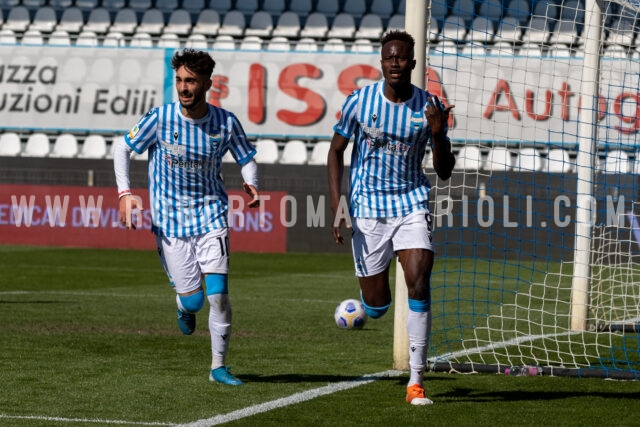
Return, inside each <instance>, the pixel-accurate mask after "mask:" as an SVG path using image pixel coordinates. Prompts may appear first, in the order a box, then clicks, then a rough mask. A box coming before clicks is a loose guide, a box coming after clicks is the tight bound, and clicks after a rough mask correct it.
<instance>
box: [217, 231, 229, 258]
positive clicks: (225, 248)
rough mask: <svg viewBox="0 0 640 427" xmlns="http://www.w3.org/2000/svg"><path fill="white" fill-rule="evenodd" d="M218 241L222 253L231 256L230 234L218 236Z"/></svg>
mask: <svg viewBox="0 0 640 427" xmlns="http://www.w3.org/2000/svg"><path fill="white" fill-rule="evenodd" d="M218 243H219V244H220V255H221V256H223V257H224V256H229V236H225V237H224V239H223V238H222V237H218Z"/></svg>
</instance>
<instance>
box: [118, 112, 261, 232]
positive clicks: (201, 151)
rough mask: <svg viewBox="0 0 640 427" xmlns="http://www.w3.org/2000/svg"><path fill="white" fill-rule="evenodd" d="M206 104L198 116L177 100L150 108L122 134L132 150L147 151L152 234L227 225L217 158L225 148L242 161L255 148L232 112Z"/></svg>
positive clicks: (139, 152)
mask: <svg viewBox="0 0 640 427" xmlns="http://www.w3.org/2000/svg"><path fill="white" fill-rule="evenodd" d="M208 106H209V112H208V113H207V115H206V116H205V117H203V118H201V119H198V120H193V119H189V118H186V117H184V116H183V115H182V112H181V106H180V103H179V102H175V103H171V104H166V105H163V106H161V107H156V108H153V109H151V110H150V111H149V112H148V113H147V114H146V115H145V116H143V117H142V118H141V119H140V120H139V121H138V123H137V124H136V126H135V127H134V128H133V129H131V131H130V132H129V133H128V134H127V135H125V138H124V139H125V141H126V143H127V144H128V145H129V146H130V147H131V148H132V149H133V150H134V151H135V152H136V153H138V154H141V153H143V152H144V151H145V150H149V198H150V203H151V212H152V218H153V231H154V233H156V234H160V235H166V236H173V237H186V236H197V235H200V234H204V233H206V232H208V231H211V230H212V229H215V228H222V227H227V210H228V197H227V192H226V190H225V187H224V182H223V181H222V178H221V176H220V169H221V164H222V156H223V155H224V154H225V153H226V152H227V151H230V152H231V154H232V155H233V157H234V159H235V160H236V162H238V163H239V164H240V165H243V164H245V163H247V162H248V161H250V160H251V159H252V158H253V156H255V154H256V151H255V148H254V147H253V145H252V144H251V143H250V142H249V141H248V140H247V137H246V135H245V133H244V129H243V128H242V125H241V124H240V122H239V121H238V119H237V118H236V116H235V115H234V114H233V113H231V112H229V111H226V110H224V109H222V108H218V107H215V106H213V105H208Z"/></svg>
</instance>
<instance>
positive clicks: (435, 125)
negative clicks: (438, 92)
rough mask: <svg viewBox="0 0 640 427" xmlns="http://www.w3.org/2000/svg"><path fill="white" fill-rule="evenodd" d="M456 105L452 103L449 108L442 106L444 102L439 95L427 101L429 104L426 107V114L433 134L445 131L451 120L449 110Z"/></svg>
mask: <svg viewBox="0 0 640 427" xmlns="http://www.w3.org/2000/svg"><path fill="white" fill-rule="evenodd" d="M453 107H455V105H450V106H448V107H447V108H442V104H441V103H440V100H439V99H438V97H437V96H435V95H434V96H432V97H431V99H430V100H429V101H427V106H426V107H425V109H424V116H425V117H426V119H427V122H428V123H429V127H430V128H431V133H432V134H439V133H442V132H444V130H445V127H446V125H447V121H448V120H449V112H450V111H451V109H452V108H453Z"/></svg>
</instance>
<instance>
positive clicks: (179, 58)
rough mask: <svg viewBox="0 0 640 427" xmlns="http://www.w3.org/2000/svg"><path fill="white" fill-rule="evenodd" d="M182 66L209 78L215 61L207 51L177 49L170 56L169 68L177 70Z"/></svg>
mask: <svg viewBox="0 0 640 427" xmlns="http://www.w3.org/2000/svg"><path fill="white" fill-rule="evenodd" d="M182 66H184V67H185V68H188V69H189V70H190V71H192V72H194V73H196V74H198V75H202V76H204V77H206V78H209V77H211V74H212V73H213V68H214V67H215V66H216V61H214V60H213V58H212V57H211V55H209V54H208V53H207V52H203V51H201V50H195V49H184V50H182V51H177V52H176V53H175V54H174V55H173V58H171V68H173V69H174V70H177V69H178V68H180V67H182Z"/></svg>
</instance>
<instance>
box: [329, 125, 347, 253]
mask: <svg viewBox="0 0 640 427" xmlns="http://www.w3.org/2000/svg"><path fill="white" fill-rule="evenodd" d="M347 144H349V139H348V138H346V137H344V136H342V135H340V134H339V133H337V132H335V133H334V134H333V138H331V146H330V147H329V154H328V155H327V173H328V175H329V198H330V199H331V212H333V218H334V221H333V222H332V224H333V239H334V240H335V241H336V243H344V238H343V237H342V234H341V233H340V227H341V226H342V224H343V223H344V222H345V220H344V218H341V219H340V221H339V222H338V224H336V223H335V218H336V215H337V214H338V210H339V206H340V197H341V191H340V189H341V186H342V175H343V173H344V151H345V150H346V148H347Z"/></svg>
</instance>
